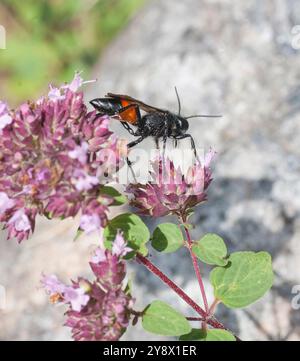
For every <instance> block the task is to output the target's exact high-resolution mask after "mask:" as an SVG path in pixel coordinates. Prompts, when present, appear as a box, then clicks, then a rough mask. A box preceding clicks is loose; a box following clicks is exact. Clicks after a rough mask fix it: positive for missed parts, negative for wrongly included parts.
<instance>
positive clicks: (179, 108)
mask: <svg viewBox="0 0 300 361" xmlns="http://www.w3.org/2000/svg"><path fill="white" fill-rule="evenodd" d="M175 93H176V97H177V101H178V115H180V112H181V103H180V98H179V95H178V91H177V88H176V86H175Z"/></svg>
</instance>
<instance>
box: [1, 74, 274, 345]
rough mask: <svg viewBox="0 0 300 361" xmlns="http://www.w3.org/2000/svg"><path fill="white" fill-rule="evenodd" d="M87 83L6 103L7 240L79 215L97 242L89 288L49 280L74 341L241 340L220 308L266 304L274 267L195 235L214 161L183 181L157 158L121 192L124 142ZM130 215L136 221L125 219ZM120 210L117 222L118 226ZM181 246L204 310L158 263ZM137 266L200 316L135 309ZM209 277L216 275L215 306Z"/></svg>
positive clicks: (160, 305) (213, 237)
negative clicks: (95, 105)
mask: <svg viewBox="0 0 300 361" xmlns="http://www.w3.org/2000/svg"><path fill="white" fill-rule="evenodd" d="M83 83H84V82H83V80H82V78H81V76H80V74H78V73H76V75H75V77H74V79H73V81H72V82H71V83H70V84H64V85H63V86H61V87H59V88H56V87H53V86H50V91H49V93H48V94H47V96H45V97H42V98H40V99H38V100H37V101H34V102H28V103H25V104H22V105H21V106H19V107H18V108H16V109H15V110H12V109H9V107H8V105H7V104H6V103H4V102H0V134H1V137H0V170H1V173H0V221H1V222H2V223H3V227H4V229H6V230H7V234H8V238H17V240H18V241H19V242H21V241H23V240H25V239H28V238H29V237H30V235H31V234H32V233H33V231H34V229H35V220H36V217H37V215H40V216H45V217H47V218H48V219H53V218H60V219H64V218H67V217H75V216H76V215H77V214H79V215H80V221H79V224H78V232H77V234H76V235H74V238H75V239H78V238H79V239H80V240H81V241H83V237H84V235H85V234H90V233H93V232H97V233H98V235H99V242H98V245H97V246H96V247H95V250H94V251H93V252H92V254H91V259H90V263H89V267H90V270H91V277H90V278H89V279H87V278H84V277H80V276H78V277H77V278H73V280H72V281H71V282H70V283H69V284H65V283H64V282H62V281H60V280H59V278H58V277H57V276H56V275H54V274H52V275H45V274H42V276H41V283H42V286H43V287H44V289H45V291H46V293H47V294H48V296H49V298H50V301H51V302H52V303H61V304H64V305H65V315H66V321H65V326H67V327H70V328H71V330H72V337H73V339H74V340H80V341H81V340H94V341H100V340H119V339H120V338H121V337H122V335H123V334H124V333H125V332H126V329H127V328H128V327H129V326H130V325H132V326H135V325H136V324H137V323H138V322H140V323H141V325H142V327H143V328H144V329H145V330H146V331H147V332H150V333H154V334H157V335H164V336H170V337H176V338H177V339H178V340H199V341H235V340H239V338H238V335H235V334H234V333H233V332H232V331H231V330H229V329H228V328H227V327H226V325H225V324H223V323H222V322H221V320H218V319H217V318H216V316H215V312H216V309H217V307H218V305H219V304H223V306H226V307H229V308H243V307H247V306H249V305H250V304H252V303H254V302H256V301H257V300H259V299H260V298H261V297H262V296H263V295H264V294H265V293H266V292H267V291H268V290H269V289H270V287H271V286H272V282H273V271H272V261H271V256H270V255H269V254H268V253H267V252H264V251H260V252H252V251H249V250H247V251H239V252H233V253H229V252H228V249H227V246H226V243H225V241H224V240H223V239H222V238H221V237H220V236H219V235H217V234H214V233H209V234H206V235H203V234H199V235H198V236H197V237H192V236H191V229H193V228H194V226H195V225H193V224H192V219H193V217H192V215H193V212H194V211H195V210H196V207H198V206H199V205H201V203H203V202H204V201H206V200H207V189H208V187H209V185H210V184H211V181H212V171H211V162H212V160H213V158H214V156H215V152H213V151H212V150H210V151H209V152H208V153H207V154H206V155H205V157H204V158H203V160H202V161H200V160H199V159H196V160H195V162H194V163H193V164H191V165H190V167H189V168H188V169H187V170H185V171H183V170H182V169H181V168H180V167H179V166H175V164H174V161H172V160H170V159H169V157H166V156H165V154H164V153H163V154H162V155H161V154H159V155H158V156H156V157H155V159H152V162H150V163H149V166H150V172H149V179H147V181H146V182H139V181H136V179H134V180H133V181H131V182H130V183H129V184H127V185H126V186H125V187H123V190H121V191H120V189H119V190H117V189H115V187H114V186H113V183H117V182H118V177H119V174H118V171H119V170H120V169H122V168H123V167H126V166H127V163H126V157H127V156H128V149H127V146H126V141H124V140H123V139H119V138H118V137H117V136H116V135H115V134H113V133H112V132H111V131H110V130H109V122H110V119H109V117H108V116H106V115H99V114H97V113H96V111H88V109H87V107H86V105H85V103H84V100H83V93H82V92H81V91H79V88H80V87H81V86H82V84H83ZM131 171H132V169H131ZM118 188H120V187H118ZM121 205H122V206H124V205H127V206H131V207H132V208H131V211H130V210H129V208H128V207H127V211H126V212H125V213H121V212H118V211H117V210H118V208H116V207H118V206H121ZM123 208H124V207H123ZM123 208H122V209H123ZM112 209H114V216H109V214H111V213H110V212H109V211H110V210H112ZM119 209H120V208H119ZM141 215H143V216H148V217H152V218H160V217H163V216H167V215H172V216H173V219H174V223H171V222H168V223H160V224H158V226H157V227H156V228H155V229H154V231H153V232H150V230H149V229H148V227H147V225H146V224H145V223H144V221H143V220H142V219H141V217H140V216H141ZM212 231H213V230H212ZM182 248H184V249H185V250H186V257H189V258H190V261H191V264H192V265H193V268H194V273H195V278H196V281H197V284H198V286H199V294H200V295H201V299H202V303H201V304H198V303H196V302H195V301H194V300H193V299H192V298H191V297H190V296H189V295H188V294H187V293H186V292H185V291H184V290H183V289H182V288H181V287H180V286H178V285H177V284H176V283H175V282H174V281H173V280H171V279H170V278H169V277H168V276H167V275H166V274H165V273H164V272H162V271H161V270H160V269H159V268H158V267H157V266H155V264H154V263H153V262H152V261H151V258H150V257H149V256H150V255H151V253H153V252H159V253H161V254H164V255H165V257H172V256H173V254H174V253H175V252H177V251H178V250H179V249H182ZM128 262H131V263H132V262H134V263H137V264H138V266H139V267H145V268H146V269H147V270H148V271H149V272H150V273H151V274H152V275H154V276H156V277H158V278H159V279H160V280H161V281H162V282H163V283H164V284H165V286H166V287H168V288H169V290H170V292H175V293H176V294H177V295H178V297H180V298H181V299H182V300H183V301H185V303H186V304H187V305H188V306H189V307H190V308H191V309H192V310H193V311H194V312H195V313H196V314H197V315H198V316H195V317H194V316H193V317H192V316H189V315H186V314H183V313H182V312H180V310H179V308H175V307H172V306H170V305H169V304H167V303H166V302H164V301H162V300H156V299H154V300H153V301H152V302H151V303H150V304H148V305H145V306H144V309H142V310H138V309H136V308H135V296H134V285H132V284H131V282H130V281H128V277H126V265H127V263H128ZM204 268H207V269H209V270H210V277H209V280H210V283H211V285H212V288H213V292H214V300H213V302H211V303H209V302H208V297H207V290H206V289H205V286H204V283H203V278H202V273H203V272H202V271H203V269H204ZM75 276H76V275H74V277H75ZM191 277H192V275H191ZM149 292H151V290H150V289H149Z"/></svg>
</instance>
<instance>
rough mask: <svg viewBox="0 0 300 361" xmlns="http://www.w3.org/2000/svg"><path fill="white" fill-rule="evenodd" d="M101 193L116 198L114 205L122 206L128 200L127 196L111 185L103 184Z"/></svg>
mask: <svg viewBox="0 0 300 361" xmlns="http://www.w3.org/2000/svg"><path fill="white" fill-rule="evenodd" d="M101 194H105V195H108V196H110V197H112V198H113V199H114V202H113V203H112V204H111V205H112V206H120V205H122V204H124V203H126V202H127V198H126V197H125V196H124V195H123V194H121V193H120V192H119V191H117V190H116V189H115V188H114V187H111V186H103V187H102V188H101Z"/></svg>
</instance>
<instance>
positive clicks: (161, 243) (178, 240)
mask: <svg viewBox="0 0 300 361" xmlns="http://www.w3.org/2000/svg"><path fill="white" fill-rule="evenodd" d="M183 243H184V240H183V236H182V233H181V231H180V229H179V227H178V226H177V225H176V224H174V223H162V224H160V225H159V226H158V227H156V228H155V230H154V232H153V236H152V247H153V248H155V249H156V250H157V251H159V252H163V253H170V252H175V251H177V250H178V249H179V248H180V247H182V246H183Z"/></svg>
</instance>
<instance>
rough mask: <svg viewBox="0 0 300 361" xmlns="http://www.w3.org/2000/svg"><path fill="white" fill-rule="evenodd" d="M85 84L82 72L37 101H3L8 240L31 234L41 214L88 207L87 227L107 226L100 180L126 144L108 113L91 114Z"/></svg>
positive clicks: (2, 189) (1, 208) (2, 180)
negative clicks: (12, 104)
mask: <svg viewBox="0 0 300 361" xmlns="http://www.w3.org/2000/svg"><path fill="white" fill-rule="evenodd" d="M83 83H84V82H83V80H82V78H81V77H80V75H79V74H78V73H76V75H75V78H74V79H73V81H72V82H71V83H70V84H65V85H63V86H61V87H60V88H55V87H52V86H50V91H49V93H48V96H46V97H43V98H41V99H39V100H38V101H36V102H33V103H29V102H28V103H25V104H22V105H21V106H20V107H18V108H17V109H15V110H9V108H8V107H7V105H6V104H5V103H4V102H0V222H3V223H4V228H6V229H7V230H8V238H12V237H17V239H18V240H19V241H22V240H23V239H25V238H28V236H29V234H30V232H33V230H34V225H35V218H36V216H37V214H40V215H45V216H47V217H50V218H52V217H61V218H65V217H70V216H75V215H76V214H77V213H78V212H79V211H81V212H82V219H81V228H82V229H84V230H86V231H87V232H91V231H93V230H95V229H98V228H100V227H101V226H103V225H105V222H106V211H107V207H108V205H109V204H111V202H112V199H111V197H109V196H105V195H100V188H101V184H103V183H105V182H106V179H107V174H109V175H112V174H113V173H114V172H115V170H116V166H117V165H118V163H119V161H120V157H121V156H124V155H125V154H124V152H125V153H126V150H125V149H124V148H126V147H124V144H123V142H122V141H120V140H118V139H117V138H116V136H115V135H113V134H112V132H110V131H109V129H108V122H109V119H108V117H105V116H102V117H99V116H97V115H96V112H95V111H92V112H88V110H87V108H86V106H85V104H84V102H83V94H82V92H78V88H79V87H80V86H81V85H82V84H83ZM120 151H121V152H120ZM107 159H109V162H107ZM104 173H105V175H104Z"/></svg>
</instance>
